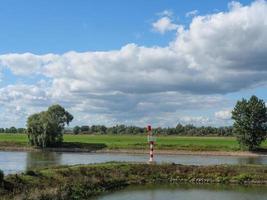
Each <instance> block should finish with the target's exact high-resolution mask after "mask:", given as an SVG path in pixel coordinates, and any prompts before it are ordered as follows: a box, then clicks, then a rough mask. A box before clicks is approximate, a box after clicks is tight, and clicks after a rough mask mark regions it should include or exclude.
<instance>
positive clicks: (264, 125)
mask: <svg viewBox="0 0 267 200" xmlns="http://www.w3.org/2000/svg"><path fill="white" fill-rule="evenodd" d="M232 119H233V120H234V121H235V122H234V126H233V133H234V134H235V135H236V136H237V140H238V142H239V144H240V145H241V147H243V148H246V149H248V150H255V149H256V148H257V147H259V146H260V144H261V143H262V142H263V141H264V140H265V139H266V136H267V108H266V106H265V103H264V101H263V100H261V99H258V98H257V97H256V96H252V97H251V98H250V99H249V100H248V101H247V100H246V99H242V100H241V101H237V103H236V106H235V108H234V110H233V111H232Z"/></svg>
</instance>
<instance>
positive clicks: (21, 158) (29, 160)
mask: <svg viewBox="0 0 267 200" xmlns="http://www.w3.org/2000/svg"><path fill="white" fill-rule="evenodd" d="M147 160H148V155H144V154H123V153H65V152H64V153H63V152H1V151H0V169H1V170H3V171H4V173H5V174H11V173H17V172H21V171H25V170H27V169H32V168H36V167H46V166H55V165H75V164H90V163H101V162H108V161H127V162H146V161H147ZM156 161H157V162H159V163H162V162H166V163H167V162H173V163H179V164H185V165H215V164H262V165H266V164H267V156H260V157H244V156H240V157H239V156H197V155H157V156H156Z"/></svg>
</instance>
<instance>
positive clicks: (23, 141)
mask: <svg viewBox="0 0 267 200" xmlns="http://www.w3.org/2000/svg"><path fill="white" fill-rule="evenodd" d="M27 141H28V140H27V136H26V135H25V134H5V133H0V147H5V146H17V147H21V146H27V145H28V143H27ZM64 143H65V144H70V143H75V144H85V145H86V144H88V145H90V144H94V145H102V146H105V147H106V148H107V149H145V148H147V145H146V144H147V138H146V136H145V135H144V136H141V135H135V136H133V135H67V134H66V135H64ZM262 147H265V148H267V142H266V141H265V142H264V143H263V144H262ZM156 148H157V149H162V150H163V149H164V150H190V151H238V150H240V148H239V145H238V143H237V141H236V140H235V138H234V137H183V136H159V137H158V138H157V142H156Z"/></svg>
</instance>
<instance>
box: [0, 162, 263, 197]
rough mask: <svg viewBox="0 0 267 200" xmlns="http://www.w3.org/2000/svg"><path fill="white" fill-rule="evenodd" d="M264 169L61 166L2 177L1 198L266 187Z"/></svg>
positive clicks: (243, 166) (164, 165)
mask: <svg viewBox="0 0 267 200" xmlns="http://www.w3.org/2000/svg"><path fill="white" fill-rule="evenodd" d="M266 172H267V166H257V165H253V166H251V165H242V166H241V165H237V166H235V165H218V166H185V165H176V164H161V165H148V164H129V163H104V164H95V165H77V166H61V167H53V168H47V169H41V170H33V171H27V172H25V173H22V174H19V175H9V176H7V177H5V179H4V182H3V183H2V184H0V185H2V187H1V188H2V189H1V190H0V196H1V198H0V199H29V200H30V199H32V200H33V199H36V200H37V199H50V200H52V199H54V200H56V199H58V200H59V199H61V200H62V199H69V200H72V199H88V198H89V197H91V196H94V195H98V194H100V193H103V192H107V191H112V190H117V189H120V188H124V187H126V186H128V185H140V184H141V185H144V184H179V183H195V184H208V183H212V184H215V183H216V184H246V185H249V184H253V185H254V184H255V185H266V188H267V173H266Z"/></svg>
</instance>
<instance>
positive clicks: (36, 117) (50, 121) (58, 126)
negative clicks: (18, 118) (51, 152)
mask: <svg viewBox="0 0 267 200" xmlns="http://www.w3.org/2000/svg"><path fill="white" fill-rule="evenodd" d="M72 119H73V116H72V115H71V114H70V113H68V112H67V111H66V110H65V109H64V108H63V107H61V106H60V105H53V106H50V107H49V108H48V110H47V111H43V112H40V113H36V114H33V115H31V116H30V117H29V118H28V120H27V134H28V138H29V142H30V144H31V145H33V146H38V147H42V148H45V147H51V146H58V145H60V144H61V143H62V142H63V130H64V126H65V124H69V122H71V121H72Z"/></svg>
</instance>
